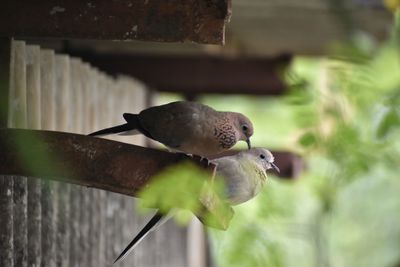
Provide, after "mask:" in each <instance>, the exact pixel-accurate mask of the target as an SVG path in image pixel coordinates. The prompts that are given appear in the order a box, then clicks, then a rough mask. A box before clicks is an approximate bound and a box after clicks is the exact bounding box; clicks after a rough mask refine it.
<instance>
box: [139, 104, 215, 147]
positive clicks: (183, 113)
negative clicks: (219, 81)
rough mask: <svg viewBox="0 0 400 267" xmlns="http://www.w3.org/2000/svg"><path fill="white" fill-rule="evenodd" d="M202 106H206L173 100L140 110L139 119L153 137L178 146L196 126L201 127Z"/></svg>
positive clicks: (172, 145)
mask: <svg viewBox="0 0 400 267" xmlns="http://www.w3.org/2000/svg"><path fill="white" fill-rule="evenodd" d="M204 108H208V107H205V106H202V105H200V104H198V103H194V102H173V103H170V104H167V105H162V106H156V107H152V108H148V109H146V110H144V111H142V112H141V113H140V114H139V120H140V124H141V125H142V127H143V128H144V129H146V130H147V131H148V132H149V133H150V134H151V136H152V137H153V139H155V140H157V141H159V142H161V143H163V144H165V145H166V146H169V147H172V148H179V147H180V145H181V144H182V143H184V142H185V141H186V140H188V139H189V138H190V137H191V136H192V135H193V133H194V132H195V131H196V130H197V128H199V127H200V128H202V120H203V114H204Z"/></svg>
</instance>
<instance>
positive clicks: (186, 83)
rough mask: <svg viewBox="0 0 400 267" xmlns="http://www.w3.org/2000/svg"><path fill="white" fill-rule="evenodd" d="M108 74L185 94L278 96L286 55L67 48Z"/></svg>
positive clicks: (283, 88) (289, 57) (287, 60)
mask: <svg viewBox="0 0 400 267" xmlns="http://www.w3.org/2000/svg"><path fill="white" fill-rule="evenodd" d="M67 52H68V53H69V54H71V55H74V56H78V57H81V58H82V59H83V60H84V61H87V62H90V63H91V64H92V65H94V66H96V67H98V68H99V69H101V70H103V71H105V72H107V73H109V74H112V75H117V74H126V75H131V76H133V77H135V78H138V79H139V80H142V81H144V82H145V83H146V84H148V85H150V86H152V87H154V88H155V89H156V90H158V91H163V92H175V93H182V94H185V95H196V94H209V93H210V94H254V95H281V94H283V93H285V89H286V84H285V82H284V81H283V79H282V77H281V76H282V72H283V71H284V69H285V68H286V67H287V66H288V65H289V63H290V61H291V56H290V55H281V56H278V57H274V58H222V57H212V56H148V55H145V56H143V55H136V56H135V55H104V54H94V53H84V52H78V51H67Z"/></svg>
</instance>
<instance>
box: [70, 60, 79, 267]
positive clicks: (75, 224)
mask: <svg viewBox="0 0 400 267" xmlns="http://www.w3.org/2000/svg"><path fill="white" fill-rule="evenodd" d="M80 63H81V61H80V60H79V59H77V58H71V59H70V77H71V78H70V81H71V88H70V94H71V95H70V101H71V102H70V103H71V105H70V110H69V116H70V117H71V120H70V121H69V129H70V131H71V132H74V133H79V132H80V126H81V123H80V118H79V116H80V114H79V112H80V106H79V105H78V98H79V92H80V91H81V90H82V89H81V83H80V78H79V76H80V73H79V65H80ZM80 190H81V189H80V187H79V186H75V185H71V191H70V218H69V220H70V223H69V225H70V257H69V264H70V266H81V265H80V261H79V260H80V259H79V253H80V246H79V240H80V225H79V224H80V207H81V204H80V202H81V199H80V196H81V195H80Z"/></svg>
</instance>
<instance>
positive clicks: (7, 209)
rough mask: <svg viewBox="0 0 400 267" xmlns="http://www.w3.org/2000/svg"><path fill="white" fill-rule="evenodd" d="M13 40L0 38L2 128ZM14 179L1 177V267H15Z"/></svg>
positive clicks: (8, 85) (6, 108)
mask: <svg viewBox="0 0 400 267" xmlns="http://www.w3.org/2000/svg"><path fill="white" fill-rule="evenodd" d="M11 54H12V53H11V39H8V38H0V127H1V128H4V127H6V126H7V120H8V113H9V111H8V106H9V105H8V104H9V103H8V99H9V97H8V95H9V88H10V74H11V72H10V67H11V62H12V60H11ZM13 256H14V254H13V179H10V177H7V176H4V175H0V266H13V262H14V257H13Z"/></svg>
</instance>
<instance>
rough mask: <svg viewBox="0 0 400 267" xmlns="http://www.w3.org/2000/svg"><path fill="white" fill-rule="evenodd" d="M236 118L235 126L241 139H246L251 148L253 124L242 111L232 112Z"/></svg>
mask: <svg viewBox="0 0 400 267" xmlns="http://www.w3.org/2000/svg"><path fill="white" fill-rule="evenodd" d="M232 114H233V119H234V126H235V128H236V132H237V133H238V138H239V140H242V141H246V143H247V146H248V148H249V149H250V148H251V144H250V137H251V136H252V135H253V132H254V130H253V124H252V123H251V121H250V120H249V118H247V117H246V116H244V115H243V114H241V113H235V112H232Z"/></svg>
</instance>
